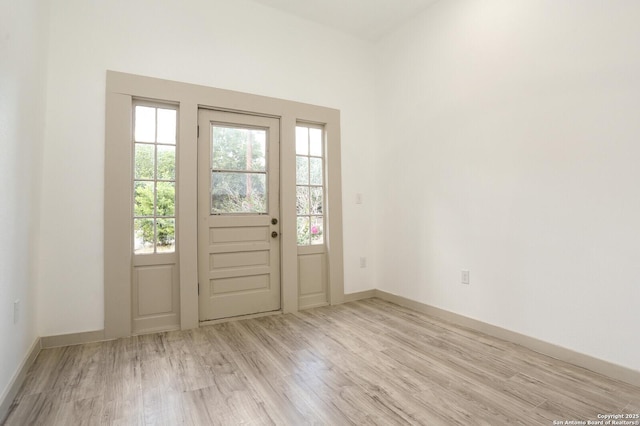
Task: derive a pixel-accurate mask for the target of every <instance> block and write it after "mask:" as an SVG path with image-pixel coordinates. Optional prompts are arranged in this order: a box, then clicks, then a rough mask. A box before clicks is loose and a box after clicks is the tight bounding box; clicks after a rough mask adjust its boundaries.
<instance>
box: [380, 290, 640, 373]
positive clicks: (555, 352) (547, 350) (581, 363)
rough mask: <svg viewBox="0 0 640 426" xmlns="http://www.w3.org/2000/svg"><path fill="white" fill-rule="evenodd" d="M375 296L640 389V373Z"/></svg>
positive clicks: (388, 296) (429, 308)
mask: <svg viewBox="0 0 640 426" xmlns="http://www.w3.org/2000/svg"><path fill="white" fill-rule="evenodd" d="M374 293H375V297H378V298H379V299H382V300H386V301H387V302H392V303H395V304H397V305H400V306H404V307H406V308H410V309H413V310H415V311H418V312H422V313H425V314H428V315H432V316H434V317H437V318H441V319H443V320H446V321H449V322H452V323H454V324H457V325H461V326H463V327H467V328H470V329H472V330H475V331H479V332H481V333H485V334H488V335H489V336H493V337H497V338H498V339H502V340H507V341H509V342H512V343H516V344H518V345H520V346H524V347H525V348H528V349H531V350H532V351H535V352H538V353H541V354H543V355H547V356H550V357H552V358H555V359H558V360H560V361H565V362H568V363H571V364H573V365H577V366H578V367H582V368H586V369H587V370H591V371H593V372H596V373H599V374H602V375H604V376H607V377H611V378H612V379H616V380H620V381H622V382H625V383H629V384H631V385H634V386H640V371H637V370H632V369H630V368H628V367H623V366H621V365H618V364H614V363H612V362H609V361H605V360H602V359H599V358H594V357H592V356H590V355H586V354H583V353H580V352H576V351H574V350H571V349H567V348H563V347H562V346H558V345H554V344H553V343H549V342H545V341H543V340H539V339H536V338H534V337H530V336H526V335H524V334H520V333H517V332H515V331H511V330H507V329H505V328H502V327H498V326H495V325H491V324H487V323H485V322H482V321H478V320H475V319H472V318H469V317H465V316H463V315H459V314H455V313H453V312H449V311H446V310H444V309H440V308H436V307H434V306H430V305H426V304H424V303H420V302H416V301H415V300H411V299H407V298H406V297H402V296H397V295H395V294H391V293H387V292H385V291H382V290H375V291H374Z"/></svg>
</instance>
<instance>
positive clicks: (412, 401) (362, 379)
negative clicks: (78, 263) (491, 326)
mask: <svg viewBox="0 0 640 426" xmlns="http://www.w3.org/2000/svg"><path fill="white" fill-rule="evenodd" d="M639 410H640V388H638V387H634V386H631V385H628V384H625V383H623V382H620V381H616V380H613V379H610V378H607V377H604V376H601V375H599V374H596V373H593V372H590V371H588V370H585V369H582V368H579V367H576V366H573V365H571V364H567V363H564V362H561V361H557V360H554V359H552V358H549V357H546V356H543V355H540V354H537V353H535V352H532V351H529V350H527V349H524V348H522V347H520V346H517V345H515V344H512V343H508V342H505V341H502V340H499V339H495V338H492V337H489V336H487V335H484V334H480V333H477V332H474V331H471V330H469V329H465V328H461V327H458V326H455V325H452V324H450V323H447V322H444V321H441V320H439V319H436V318H434V317H430V316H428V315H424V314H421V313H417V312H415V311H412V310H410V309H406V308H403V307H400V306H398V305H395V304H391V303H388V302H384V301H382V300H379V299H368V300H363V301H359V302H352V303H347V304H344V305H339V306H332V307H323V308H316V309H311V310H306V311H302V312H299V313H296V314H287V315H276V316H268V317H262V318H255V319H249V320H242V321H233V322H227V323H223V324H217V325H212V326H206V327H201V328H199V329H196V330H188V331H179V332H178V331H177V332H167V333H159V334H153V335H144V336H134V337H131V338H126V339H119V340H114V341H108V342H101V343H92V344H85V345H78V346H69V347H62V348H54V349H46V350H43V351H42V352H41V353H40V355H39V356H38V358H37V360H36V362H35V363H34V365H33V366H32V368H31V370H30V371H29V373H28V376H27V379H26V382H25V384H24V386H23V388H22V390H21V391H20V393H19V394H18V396H17V398H16V400H15V401H14V404H13V405H12V408H11V412H10V415H9V417H8V418H7V420H6V423H5V424H6V425H20V426H22V425H64V426H69V425H102V424H105V425H182V424H187V425H237V424H251V425H263V424H264V425H271V424H276V425H306V424H325V425H347V424H377V425H400V424H417V425H456V424H460V425H492V426H495V425H551V424H553V421H554V420H582V421H587V420H597V415H598V414H608V413H613V414H617V413H637V412H638V411H639Z"/></svg>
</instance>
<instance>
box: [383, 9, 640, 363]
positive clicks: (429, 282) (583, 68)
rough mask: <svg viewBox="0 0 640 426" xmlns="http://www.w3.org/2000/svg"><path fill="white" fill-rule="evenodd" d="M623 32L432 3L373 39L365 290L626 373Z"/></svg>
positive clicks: (633, 323) (630, 315)
mask: <svg viewBox="0 0 640 426" xmlns="http://www.w3.org/2000/svg"><path fill="white" fill-rule="evenodd" d="M638 22H640V3H639V2H636V1H626V0H615V1H607V2H602V1H591V0H589V1H577V0H567V1H561V2H558V1H554V0H543V1H526V2H523V1H519V2H513V1H496V0H479V1H472V2H470V1H442V2H438V3H436V4H435V5H434V6H433V7H432V8H431V9H429V10H428V11H427V12H426V13H424V14H422V15H421V16H419V17H417V18H416V19H415V20H413V21H412V22H410V23H409V24H407V25H406V26H405V27H404V28H403V29H402V30H400V31H398V32H397V33H396V34H394V35H392V36H390V37H388V38H387V39H386V40H385V41H383V43H382V44H381V45H380V46H379V47H380V50H379V52H378V53H379V61H378V65H379V69H380V73H379V77H380V78H379V85H378V94H379V97H378V100H377V105H378V107H379V115H380V116H385V117H387V120H385V121H381V122H382V125H381V127H380V135H381V137H382V139H381V142H380V144H379V149H378V168H379V169H382V168H383V167H385V166H386V171H385V174H381V175H379V179H378V180H377V183H378V186H379V188H380V194H381V196H380V198H379V200H378V203H377V205H376V208H375V209H374V210H375V211H376V223H377V227H378V228H383V227H384V226H385V225H386V224H388V223H396V226H395V229H394V230H393V232H388V233H384V234H377V237H376V240H375V246H376V247H377V249H378V251H377V264H378V268H377V269H376V274H375V275H376V287H377V288H379V289H382V290H385V291H388V292H391V293H395V294H399V295H402V296H404V297H407V298H411V299H414V300H417V301H420V302H422V303H426V304H429V305H433V306H436V307H439V308H442V309H446V310H449V311H453V312H455V313H458V314H462V315H465V316H468V317H471V318H474V319H478V320H481V321H484V322H487V323H490V324H493V325H497V326H500V327H503V328H507V329H509V330H513V331H516V332H519V333H522V334H525V335H528V336H532V337H535V338H538V339H541V340H544V341H547V342H551V343H554V344H557V345H559V346H563V347H566V348H569V349H572V350H575V351H577V352H581V353H585V354H588V355H591V356H593V357H596V358H601V359H604V360H607V361H610V362H613V363H617V364H620V365H623V366H626V367H629V368H632V369H635V370H640V357H638V353H640V334H639V333H638V329H639V327H640V320H639V317H638V301H639V300H640V249H639V248H638V242H639V241H640V226H638V224H639V222H638V218H640V185H639V184H638V183H639V182H640V167H638V160H639V159H640V144H639V143H638V141H639V137H640V119H639V117H640V104H639V99H640V79H639V78H638V76H639V75H640V55H639V53H640V51H639V49H638V40H640V26H639V25H638ZM390 140H393V141H397V143H394V144H391V143H385V142H384V141H390ZM399 212H401V213H400V215H401V217H402V220H401V221H399V222H398V221H396V219H397V217H398V215H399ZM463 269H465V270H470V278H471V284H470V285H468V286H465V285H462V284H461V283H460V272H461V270H463Z"/></svg>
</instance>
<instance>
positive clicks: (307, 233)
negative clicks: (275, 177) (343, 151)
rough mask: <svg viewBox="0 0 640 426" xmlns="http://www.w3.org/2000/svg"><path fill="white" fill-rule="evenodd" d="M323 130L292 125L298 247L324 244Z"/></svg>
mask: <svg viewBox="0 0 640 426" xmlns="http://www.w3.org/2000/svg"><path fill="white" fill-rule="evenodd" d="M324 195H325V186H324V129H323V128H322V127H321V126H316V125H312V124H300V123H299V124H298V125H297V126H296V205H297V221H298V223H297V225H298V233H297V236H298V246H308V245H320V244H324V229H325V220H324V218H325V205H324V200H325V196H324Z"/></svg>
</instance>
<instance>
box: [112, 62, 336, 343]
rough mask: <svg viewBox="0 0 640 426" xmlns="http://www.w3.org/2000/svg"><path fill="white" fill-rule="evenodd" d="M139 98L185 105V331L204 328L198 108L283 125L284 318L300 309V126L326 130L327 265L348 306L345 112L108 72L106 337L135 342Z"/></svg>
mask: <svg viewBox="0 0 640 426" xmlns="http://www.w3.org/2000/svg"><path fill="white" fill-rule="evenodd" d="M133 99H148V100H154V101H161V102H172V103H177V104H178V105H179V110H180V113H179V114H178V116H179V123H178V140H179V144H178V164H177V173H178V188H177V193H178V194H177V210H178V211H177V216H178V217H177V224H178V233H177V242H176V248H177V253H178V264H179V271H180V272H179V281H180V300H179V303H180V328H181V329H183V330H184V329H189V328H195V327H198V324H199V322H198V264H197V259H198V253H197V221H196V220H194V218H197V191H195V190H194V189H193V188H196V187H197V125H198V109H200V108H206V109H216V110H225V111H233V112H241V113H244V114H257V115H265V116H274V117H278V118H280V126H281V128H280V141H281V146H280V162H281V170H280V208H281V223H282V228H281V251H282V253H281V283H282V296H281V297H282V305H281V306H282V311H283V312H284V313H287V312H295V311H297V310H298V273H297V242H296V228H295V223H296V199H295V192H296V191H295V167H294V166H293V165H294V164H295V126H296V123H297V122H299V121H305V122H311V123H319V124H322V125H324V128H325V132H326V137H327V139H328V141H329V143H328V144H327V205H328V214H327V217H326V220H327V259H328V262H327V264H328V270H327V274H328V278H329V301H330V303H331V304H338V303H342V301H343V300H344V263H343V240H342V235H343V232H342V229H343V228H342V187H341V182H342V178H341V157H340V111H339V110H336V109H332V108H326V107H320V106H315V105H310V104H305V103H300V102H294V101H287V100H282V99H277V98H271V97H266V96H259V95H253V94H248V93H242V92H236V91H231V90H225V89H217V88H213V87H207V86H200V85H195V84H189V83H181V82H176V81H171V80H163V79H158V78H152V77H145V76H139V75H134V74H127V73H121V72H116V71H107V75H106V117H105V118H106V123H105V205H104V231H105V232H104V308H105V309H104V315H105V317H104V318H105V320H104V321H105V327H104V332H105V338H106V339H109V338H117V337H125V336H130V335H131V331H132V329H131V301H132V297H131V264H132V256H133V254H132V253H133V250H132V247H131V246H132V238H131V235H130V230H131V223H132V222H131V221H132V217H131V204H132V201H131V182H132V176H131V173H132V171H131V169H132V168H131V167H129V168H127V169H126V170H123V167H122V164H132V150H131V125H132V114H131V108H132V104H133Z"/></svg>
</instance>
